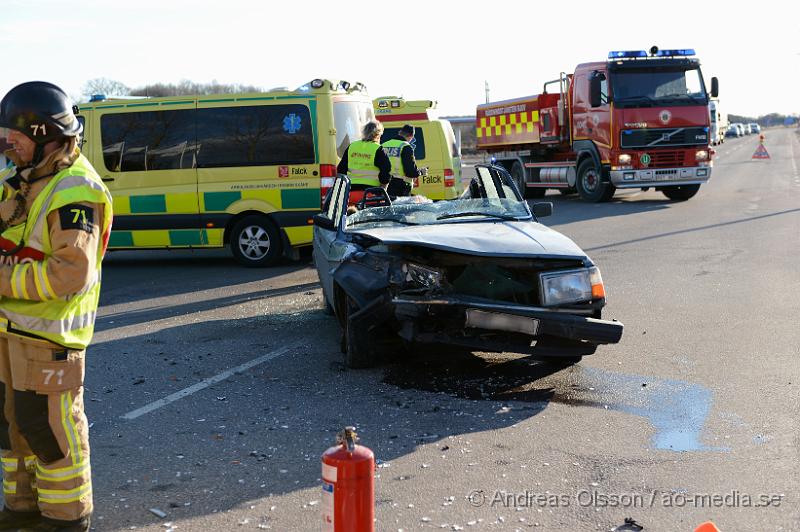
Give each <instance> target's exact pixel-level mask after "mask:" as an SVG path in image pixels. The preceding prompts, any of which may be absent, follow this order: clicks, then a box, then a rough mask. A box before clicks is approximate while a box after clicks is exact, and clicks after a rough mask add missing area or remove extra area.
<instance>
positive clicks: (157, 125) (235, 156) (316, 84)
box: [79, 79, 375, 267]
mask: <svg viewBox="0 0 800 532" xmlns="http://www.w3.org/2000/svg"><path fill="white" fill-rule="evenodd" d="M92 100H93V101H91V102H89V103H88V104H83V105H81V106H80V114H79V120H81V121H82V122H83V123H84V138H83V144H82V148H81V149H82V151H83V153H84V155H86V156H87V157H88V158H89V160H90V161H91V163H92V165H93V166H94V167H95V169H97V172H98V173H99V174H100V177H101V178H102V179H103V181H104V182H105V183H106V185H107V186H108V188H109V190H110V191H111V195H112V197H113V201H114V223H113V227H112V232H111V238H110V242H109V249H112V250H114V249H172V248H184V249H186V248H219V247H224V246H229V247H230V249H231V252H232V254H233V256H234V257H235V258H236V259H237V260H238V261H239V262H240V263H242V264H244V265H245V266H253V267H257V266H268V265H272V264H275V263H276V262H277V261H278V260H279V259H280V257H281V256H283V255H286V256H289V257H293V256H297V254H298V250H299V248H300V247H302V246H308V245H310V244H311V241H312V227H313V225H312V222H313V216H314V214H316V213H318V212H319V211H320V207H321V203H322V200H323V199H324V198H325V195H326V194H327V191H328V189H329V188H330V186H331V185H332V184H333V180H334V178H335V177H336V165H337V163H338V162H339V159H340V158H341V156H342V154H343V153H344V150H345V149H346V148H347V146H348V145H349V144H350V142H352V141H353V140H357V139H359V138H361V128H362V127H363V125H364V124H365V123H366V122H368V121H369V120H372V119H374V116H375V115H374V112H373V109H372V100H371V98H369V96H368V95H367V93H366V88H365V87H364V86H363V85H362V84H361V83H353V84H350V83H348V82H346V81H336V80H328V79H315V80H313V81H311V82H309V83H307V84H305V85H303V86H301V87H299V88H298V89H296V90H288V89H286V88H281V89H275V90H272V91H269V92H264V93H248V94H217V95H204V96H170V97H161V98H144V99H138V100H131V99H107V98H104V97H93V98H92Z"/></svg>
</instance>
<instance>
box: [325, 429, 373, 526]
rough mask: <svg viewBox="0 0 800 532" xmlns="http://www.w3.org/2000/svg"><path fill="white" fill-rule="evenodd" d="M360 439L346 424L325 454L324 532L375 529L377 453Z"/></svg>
mask: <svg viewBox="0 0 800 532" xmlns="http://www.w3.org/2000/svg"><path fill="white" fill-rule="evenodd" d="M357 442H358V436H357V435H356V429H355V427H345V429H344V430H343V431H342V432H340V433H339V434H337V435H336V445H334V446H333V447H331V448H329V449H328V450H327V451H325V452H324V453H322V520H323V528H322V529H323V530H324V531H325V532H374V531H375V519H374V517H375V477H374V474H375V455H374V454H372V451H370V450H369V449H368V448H366V447H364V446H363V445H357V444H356V443H357Z"/></svg>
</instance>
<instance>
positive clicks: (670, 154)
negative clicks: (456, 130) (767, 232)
mask: <svg viewBox="0 0 800 532" xmlns="http://www.w3.org/2000/svg"><path fill="white" fill-rule="evenodd" d="M694 55H695V52H694V50H692V49H681V50H659V49H658V48H657V47H655V46H653V47H652V48H651V49H650V51H649V53H648V52H646V51H644V50H637V51H620V52H611V53H609V54H608V61H605V62H595V63H583V64H580V65H578V66H577V67H576V68H575V73H574V74H565V73H563V72H562V73H561V75H560V76H559V78H558V79H556V80H553V81H548V82H547V83H545V84H544V90H543V92H542V94H538V95H534V96H526V97H522V98H515V99H513V100H506V101H501V102H491V103H487V104H483V105H479V106H478V109H477V115H476V127H477V137H478V148H479V149H481V150H484V151H486V152H488V153H489V154H490V155H491V156H492V159H493V160H495V161H496V163H497V164H501V165H502V166H504V167H505V168H506V169H508V171H509V172H510V173H511V175H512V176H513V177H514V179H515V181H516V183H517V186H519V188H520V191H522V192H523V193H525V195H526V196H527V197H535V198H540V197H542V196H544V194H545V192H546V191H547V189H548V188H554V189H558V190H559V191H560V192H562V193H564V194H569V193H572V192H577V193H578V194H580V196H581V198H583V199H584V200H586V201H592V202H601V201H608V200H610V199H611V198H612V196H613V195H614V191H615V190H616V189H618V188H641V189H642V190H648V189H649V188H655V189H656V190H660V191H661V192H663V193H664V195H665V196H667V197H668V198H670V199H672V200H687V199H689V198H691V197H692V196H694V195H695V194H697V191H698V190H699V188H700V185H701V184H703V183H705V182H706V181H708V178H709V177H710V176H711V166H712V162H711V156H712V155H713V151H712V150H711V149H710V148H709V142H710V138H709V125H710V124H709V117H708V100H709V97H714V98H716V97H717V94H718V92H719V87H718V85H719V84H718V81H717V78H711V91H710V94H709V92H706V86H705V82H704V80H703V75H702V72H701V71H700V62H699V60H698V59H696V58H694V57H691V56H694Z"/></svg>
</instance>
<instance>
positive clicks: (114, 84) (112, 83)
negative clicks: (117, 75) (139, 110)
mask: <svg viewBox="0 0 800 532" xmlns="http://www.w3.org/2000/svg"><path fill="white" fill-rule="evenodd" d="M130 92H131V89H130V88H129V87H128V86H127V85H125V84H124V83H122V82H120V81H116V80H113V79H108V78H95V79H90V80H89V81H87V82H86V83H85V84H84V85H83V89H82V91H81V95H82V96H83V97H84V98H86V99H87V100H88V99H89V98H91V97H92V95H94V94H104V95H105V96H128V95H129V94H130Z"/></svg>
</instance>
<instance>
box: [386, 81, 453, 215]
mask: <svg viewBox="0 0 800 532" xmlns="http://www.w3.org/2000/svg"><path fill="white" fill-rule="evenodd" d="M372 103H373V107H374V111H375V116H376V117H377V118H378V120H380V121H381V122H382V123H383V126H384V131H383V136H382V137H381V142H382V143H383V142H386V141H387V140H390V139H392V138H394V137H396V136H397V133H398V131H400V128H401V127H403V125H404V124H411V125H412V126H414V129H415V133H414V138H413V139H412V141H411V146H412V147H413V148H414V158H415V159H416V160H417V167H418V168H425V167H426V168H428V175H427V176H422V177H419V178H418V179H416V180H415V183H414V189H413V190H412V194H420V195H423V196H426V197H428V198H430V199H433V200H442V199H453V198H457V197H458V196H460V195H461V192H462V191H463V189H462V186H461V149H460V146H458V144H457V143H456V137H455V134H454V133H453V127H452V126H451V125H450V122H448V121H447V120H441V119H437V118H435V115H434V110H435V108H436V102H435V101H432V100H405V99H403V98H401V97H398V96H383V97H381V98H376V99H375V100H373V102H372Z"/></svg>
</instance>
